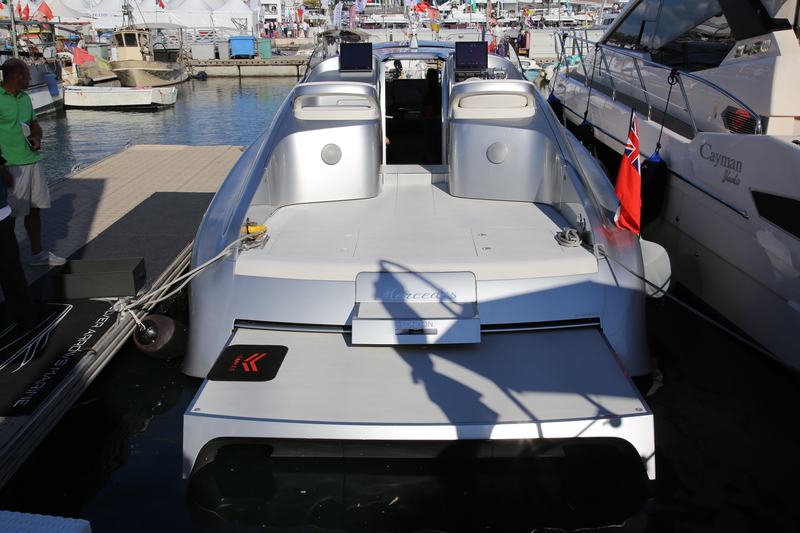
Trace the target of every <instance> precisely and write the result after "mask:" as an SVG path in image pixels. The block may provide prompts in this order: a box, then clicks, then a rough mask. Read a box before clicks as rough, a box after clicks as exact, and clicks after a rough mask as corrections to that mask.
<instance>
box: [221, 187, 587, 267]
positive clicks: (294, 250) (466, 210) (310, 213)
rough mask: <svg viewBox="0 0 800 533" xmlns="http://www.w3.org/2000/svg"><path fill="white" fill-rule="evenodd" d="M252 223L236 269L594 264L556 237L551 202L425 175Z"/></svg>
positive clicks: (288, 209) (558, 227) (281, 211)
mask: <svg viewBox="0 0 800 533" xmlns="http://www.w3.org/2000/svg"><path fill="white" fill-rule="evenodd" d="M487 179H491V178H490V177H487ZM257 222H258V223H263V224H265V225H267V226H268V227H269V230H268V235H269V240H268V242H267V244H266V246H265V247H264V248H263V249H260V250H251V251H248V252H246V253H244V254H242V255H241V256H240V257H239V258H238V259H237V261H236V274H237V275H244V276H269V277H273V278H285V279H312V280H316V279H328V280H338V281H353V280H354V279H355V277H356V275H357V274H358V273H359V272H370V271H387V270H408V271H415V272H437V271H438V272H449V271H454V270H458V271H470V272H473V273H474V274H475V277H476V279H477V280H478V281H485V280H497V279H524V278H537V277H549V276H565V275H574V274H590V273H595V272H597V269H598V267H597V260H596V258H595V257H594V255H593V254H592V253H591V252H590V251H588V250H586V249H584V248H581V247H577V248H564V247H562V246H560V245H559V244H558V243H557V242H556V240H555V235H556V234H557V233H558V232H560V231H561V229H562V228H563V227H565V226H567V225H568V224H567V223H566V221H564V220H563V219H562V218H561V215H559V214H558V212H556V210H555V209H553V208H552V207H550V206H540V205H537V204H533V203H530V202H509V201H494V200H473V199H466V198H456V197H454V196H451V195H450V194H449V193H448V192H447V190H446V186H445V185H444V184H443V183H442V184H436V183H433V184H432V183H431V175H430V174H429V173H420V174H412V173H408V174H385V175H384V184H383V188H382V190H381V193H380V194H379V195H378V196H377V197H375V198H370V199H366V200H351V201H343V202H324V203H309V204H299V205H292V206H286V207H283V208H281V209H279V210H278V211H277V212H275V213H274V214H273V215H272V216H271V217H270V218H269V219H267V220H257ZM320 263H324V265H325V266H324V272H322V271H321V269H320Z"/></svg>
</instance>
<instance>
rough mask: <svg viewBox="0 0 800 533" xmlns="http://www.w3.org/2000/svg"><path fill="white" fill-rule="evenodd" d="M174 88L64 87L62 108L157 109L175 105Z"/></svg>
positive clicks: (175, 90)
mask: <svg viewBox="0 0 800 533" xmlns="http://www.w3.org/2000/svg"><path fill="white" fill-rule="evenodd" d="M177 99H178V89H177V88H176V87H79V86H72V85H70V86H66V87H64V107H77V108H86V109H157V108H162V107H168V106H171V105H175V101H176V100H177Z"/></svg>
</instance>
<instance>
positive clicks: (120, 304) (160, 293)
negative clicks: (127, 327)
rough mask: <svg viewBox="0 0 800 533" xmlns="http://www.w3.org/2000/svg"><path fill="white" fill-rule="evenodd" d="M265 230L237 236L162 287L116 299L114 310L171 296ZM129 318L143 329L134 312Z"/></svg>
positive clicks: (118, 311)
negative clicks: (211, 256)
mask: <svg viewBox="0 0 800 533" xmlns="http://www.w3.org/2000/svg"><path fill="white" fill-rule="evenodd" d="M266 231H267V230H266V229H264V230H261V231H257V232H253V233H249V234H247V235H243V236H241V237H239V238H238V239H236V240H235V241H233V242H232V243H231V244H229V245H228V246H226V247H225V248H224V249H223V250H222V251H221V252H220V253H219V254H217V255H216V256H214V257H213V258H211V259H209V260H208V261H206V262H205V263H203V264H202V265H200V266H198V267H195V268H194V269H192V270H190V271H189V272H187V273H185V274H183V275H182V276H179V277H177V278H175V279H174V280H172V281H171V282H169V283H167V284H165V285H164V286H162V287H159V288H158V289H156V290H153V291H150V292H147V293H145V294H143V295H142V296H141V297H140V298H138V299H129V298H122V299H119V300H117V302H116V303H115V304H114V311H116V312H117V313H120V314H124V313H127V312H129V311H132V310H133V309H134V308H136V307H140V306H142V305H145V304H149V305H151V306H155V305H156V304H158V303H160V302H163V301H164V300H167V299H169V298H171V297H172V296H174V295H175V294H177V293H179V292H180V291H181V289H183V288H184V287H185V286H186V285H187V284H188V283H189V282H190V281H191V280H192V279H193V278H195V277H196V276H197V275H198V274H200V272H202V271H203V270H204V269H205V268H207V267H208V266H210V265H212V264H213V263H215V262H216V261H218V260H220V259H222V258H223V257H225V256H226V255H228V253H229V252H230V251H231V250H232V249H233V248H235V247H236V246H238V245H239V244H240V243H242V242H244V241H248V240H255V238H256V237H259V236H261V235H263V234H264V233H265V232H266ZM176 283H180V285H179V286H178V288H176V289H174V290H172V291H170V292H168V293H167V294H164V292H165V291H167V290H168V289H169V288H170V287H172V286H174V285H175V284H176ZM131 318H133V321H134V322H136V324H137V325H138V326H139V328H140V329H144V324H143V323H142V321H141V320H140V319H139V318H138V317H137V316H136V314H135V313H131Z"/></svg>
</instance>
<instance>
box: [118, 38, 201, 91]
mask: <svg viewBox="0 0 800 533" xmlns="http://www.w3.org/2000/svg"><path fill="white" fill-rule="evenodd" d="M150 30H151V28H150V27H146V28H145V27H137V26H133V25H130V26H126V27H125V28H124V29H119V30H115V31H114V40H113V43H112V44H113V47H114V48H113V49H112V54H113V55H115V59H114V60H113V61H111V62H110V63H111V71H112V72H113V73H114V74H116V75H117V77H118V78H119V81H120V83H122V85H123V86H125V87H163V86H165V85H174V84H177V83H181V82H183V81H186V80H187V79H188V77H189V72H188V70H187V66H186V62H185V61H183V60H182V58H181V57H180V51H181V50H182V48H179V49H178V50H177V51H176V52H174V54H175V56H176V57H171V55H170V53H169V52H168V51H167V49H166V48H165V47H164V45H163V44H162V43H157V42H154V41H153V38H152V35H151V32H150ZM159 55H161V56H163V57H159Z"/></svg>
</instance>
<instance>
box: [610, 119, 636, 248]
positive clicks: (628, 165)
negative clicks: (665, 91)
mask: <svg viewBox="0 0 800 533" xmlns="http://www.w3.org/2000/svg"><path fill="white" fill-rule="evenodd" d="M614 190H615V191H616V193H617V197H618V198H619V204H620V205H619V213H618V214H617V216H616V217H614V219H615V220H614V221H615V222H616V223H617V227H618V228H621V229H629V230H631V231H632V232H634V233H639V231H640V230H641V219H642V171H641V167H640V166H639V122H638V121H637V120H636V114H635V113H634V115H633V120H631V130H630V132H629V133H628V142H627V143H626V144H625V153H624V154H622V163H621V164H620V166H619V173H618V174H617V183H616V185H615V186H614Z"/></svg>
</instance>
